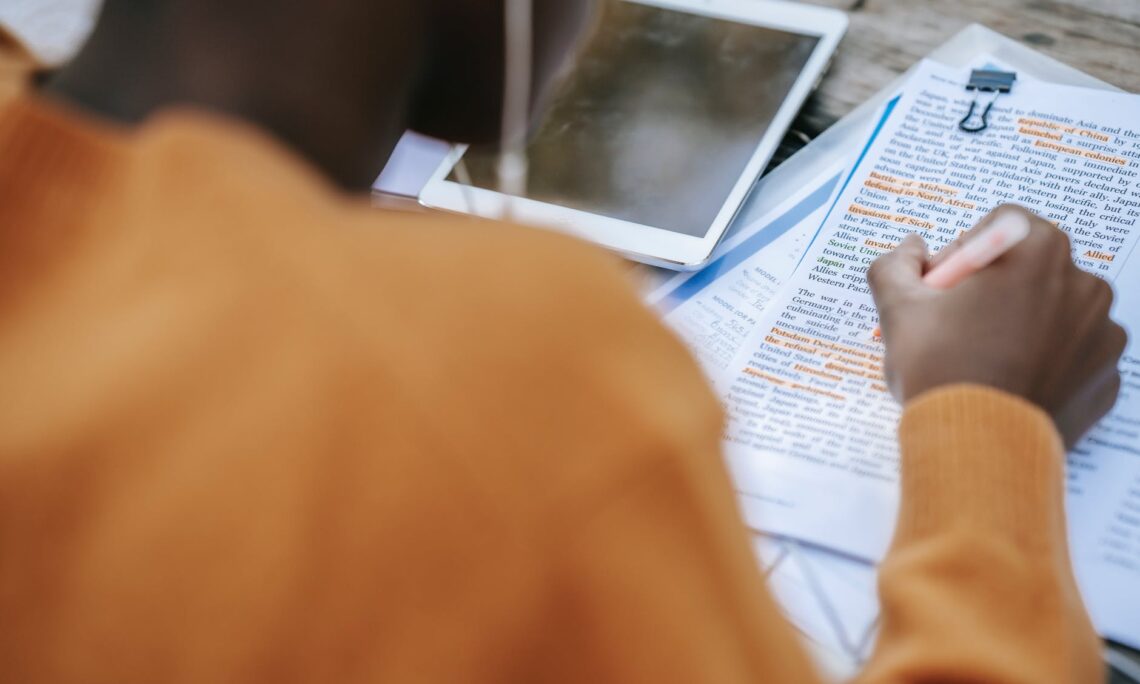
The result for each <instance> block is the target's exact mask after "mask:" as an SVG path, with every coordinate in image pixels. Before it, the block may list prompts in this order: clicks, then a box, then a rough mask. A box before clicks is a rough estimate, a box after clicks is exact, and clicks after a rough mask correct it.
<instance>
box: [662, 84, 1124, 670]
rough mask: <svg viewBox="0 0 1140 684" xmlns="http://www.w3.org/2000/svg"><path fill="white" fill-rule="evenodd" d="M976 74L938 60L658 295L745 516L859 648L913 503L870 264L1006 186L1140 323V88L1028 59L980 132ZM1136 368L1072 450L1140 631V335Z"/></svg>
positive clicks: (819, 615) (823, 631)
mask: <svg viewBox="0 0 1140 684" xmlns="http://www.w3.org/2000/svg"><path fill="white" fill-rule="evenodd" d="M968 77H969V70H965V69H958V68H950V67H946V66H942V65H940V64H937V63H934V62H926V63H924V64H922V65H921V66H920V67H919V68H918V69H917V70H916V71H915V73H914V75H913V76H912V78H911V79H910V80H909V82H908V83H907V84H906V85H905V87H904V88H903V89H902V91H901V93H900V94H899V95H898V96H897V97H896V98H894V99H892V100H891V101H890V102H889V103H888V104H887V105H886V107H885V108H884V110H883V112H882V113H881V116H880V117H879V119H878V120H877V121H876V122H875V125H874V126H873V128H872V130H870V131H869V132H868V135H867V138H866V142H865V145H864V146H863V147H862V148H861V149H859V150H856V151H854V154H853V155H852V158H851V159H850V160H849V161H848V162H847V163H846V164H845V166H846V167H847V169H846V170H845V171H842V170H841V169H839V168H831V169H828V170H827V171H826V172H824V173H821V174H820V176H819V177H818V179H817V180H816V182H815V183H812V184H811V185H810V186H809V187H806V188H804V189H803V190H802V192H801V193H800V194H799V195H798V196H795V197H792V198H790V199H789V200H788V201H787V202H785V203H784V204H783V205H782V206H780V207H778V208H777V209H776V210H775V211H773V212H771V213H770V214H769V215H768V216H766V217H764V218H762V219H761V220H759V221H757V222H756V223H755V224H754V225H752V226H750V227H749V228H748V229H746V230H744V231H742V232H741V234H739V235H737V236H736V237H735V238H734V239H733V240H732V241H731V242H730V243H727V244H726V245H724V246H723V247H722V249H721V250H720V251H718V254H717V256H716V257H715V258H714V261H713V262H712V264H711V265H710V268H709V269H707V270H705V271H702V272H700V273H698V274H695V275H679V276H677V277H675V278H672V279H670V280H669V281H667V282H666V283H664V284H663V285H661V286H660V287H658V288H657V289H656V290H655V291H654V292H653V293H651V295H650V298H649V299H650V301H651V303H652V304H653V305H654V306H655V307H657V309H658V310H659V311H660V312H661V314H662V316H663V318H664V320H665V321H666V322H667V323H668V324H669V325H670V326H672V327H673V328H674V329H675V330H677V331H678V333H679V334H680V335H681V336H682V337H683V338H685V339H686V340H687V341H688V342H689V344H690V345H691V346H692V348H693V349H694V352H695V353H696V355H697V357H698V358H699V359H700V361H701V363H702V365H703V366H704V368H705V370H706V372H707V373H708V375H709V377H710V380H711V381H712V382H713V384H714V386H715V387H716V388H717V390H718V391H719V392H720V393H721V394H722V396H723V398H724V401H725V404H726V406H727V409H728V411H729V415H730V424H729V427H728V429H727V432H726V439H725V444H726V455H727V458H728V461H729V466H730V469H731V471H732V473H733V477H734V480H735V482H736V484H737V487H738V490H739V492H740V495H741V503H742V507H743V510H744V512H745V516H746V518H747V520H748V522H749V524H750V525H751V526H752V527H753V528H754V529H756V530H758V531H760V532H764V533H766V534H770V535H774V536H775V537H776V538H777V539H779V540H784V541H783V542H782V545H779V544H780V543H777V546H776V547H772V546H770V545H769V544H768V543H767V542H765V545H763V546H762V547H761V549H762V552H761V553H760V558H761V562H762V564H764V566H765V567H773V568H775V569H774V570H772V575H771V578H772V584H773V588H774V590H775V591H776V593H777V594H778V595H780V597H781V599H782V600H783V601H784V604H785V606H786V607H788V610H789V613H790V614H796V615H790V617H792V619H793V622H794V623H796V624H797V626H800V627H801V629H802V630H803V631H804V632H805V634H807V635H808V636H809V637H811V638H812V639H813V640H814V641H815V642H817V643H819V644H821V645H823V646H825V647H827V648H829V649H831V650H837V651H838V652H842V653H846V654H849V655H850V656H851V659H852V661H853V662H857V661H858V660H859V659H862V658H865V657H866V650H867V648H868V646H869V640H868V636H867V635H868V634H871V633H873V628H872V626H873V623H874V620H873V619H872V620H871V621H870V622H871V625H872V626H868V625H867V624H865V623H866V616H867V614H868V613H867V605H866V602H865V601H864V600H869V601H873V596H874V589H873V563H875V562H877V561H878V560H880V559H881V558H882V556H883V554H884V552H885V550H886V548H887V545H888V543H889V540H890V536H891V532H892V528H893V525H894V520H895V514H896V510H897V506H898V481H897V473H898V453H897V445H896V439H895V429H896V426H897V422H898V418H899V415H900V409H899V407H898V406H897V404H896V403H895V402H894V400H893V399H892V398H891V396H890V394H889V393H888V392H887V391H886V388H885V387H884V383H883V382H882V379H881V365H882V351H883V350H882V347H881V344H880V343H879V342H877V341H876V340H875V338H874V336H873V334H872V332H873V330H874V328H875V326H876V324H877V322H878V321H877V314H876V311H875V307H874V303H873V301H872V299H871V297H870V294H869V292H868V290H867V286H866V280H865V272H866V269H867V266H868V265H869V263H870V262H871V261H873V260H874V258H875V257H877V256H878V255H880V254H882V253H884V252H885V251H887V250H889V249H891V248H892V246H893V245H895V244H897V243H898V242H899V241H900V240H901V239H902V237H903V236H905V235H906V234H907V233H910V232H919V233H920V234H922V235H923V237H924V238H925V239H926V240H927V242H928V243H929V244H931V246H932V247H933V248H935V249H937V248H938V247H940V246H943V245H945V244H948V243H949V242H951V241H952V240H953V239H955V238H956V237H957V236H958V235H959V234H960V233H961V232H962V230H964V229H968V228H970V227H972V226H973V225H974V224H975V223H976V221H977V220H978V219H980V218H981V217H982V216H984V215H985V214H986V213H987V212H988V211H989V210H990V209H992V208H994V207H996V206H997V205H999V204H1001V203H1004V202H1013V203H1018V204H1021V205H1024V206H1027V207H1029V208H1031V209H1033V210H1035V211H1037V212H1038V213H1040V214H1041V215H1043V216H1045V217H1047V218H1049V219H1051V220H1053V221H1055V222H1057V223H1058V224H1059V225H1060V226H1061V227H1062V228H1063V229H1065V230H1066V231H1067V232H1068V233H1069V234H1070V236H1071V238H1072V244H1073V247H1074V252H1073V256H1074V258H1075V259H1076V261H1077V263H1078V264H1079V265H1080V266H1082V267H1083V268H1085V269H1087V270H1089V271H1092V272H1094V273H1096V274H1098V275H1100V276H1101V277H1104V278H1105V279H1107V280H1109V281H1110V282H1112V283H1114V285H1115V286H1116V290H1117V293H1118V304H1117V309H1116V311H1115V316H1116V318H1117V319H1118V320H1120V321H1121V322H1122V323H1124V324H1125V326H1126V327H1128V328H1130V329H1131V330H1134V331H1135V330H1140V328H1138V327H1137V326H1138V325H1140V263H1132V262H1134V261H1136V260H1137V258H1136V257H1134V248H1135V246H1136V242H1137V239H1138V238H1140V226H1137V225H1136V223H1137V221H1138V220H1140V126H1137V125H1136V124H1135V122H1137V121H1140V98H1138V97H1135V96H1131V95H1125V94H1120V93H1113V92H1107V91H1097V90H1086V89H1078V88H1072V87H1067V86H1056V85H1048V84H1044V83H1041V82H1036V81H1032V80H1029V79H1024V78H1023V79H1022V80H1021V81H1020V82H1019V83H1018V85H1017V86H1016V87H1015V89H1014V91H1013V93H1011V94H1010V95H1005V96H1002V98H1000V99H999V100H998V102H997V104H996V105H995V107H994V110H993V113H992V115H991V121H990V124H991V125H990V129H989V130H987V131H985V132H983V133H980V134H973V135H971V134H966V133H961V132H960V131H958V128H957V124H958V121H959V120H961V118H962V117H963V116H964V114H965V112H966V110H967V109H968V107H969V105H970V101H971V100H972V99H973V94H972V93H968V92H967V91H966V89H965V83H966V80H967V79H968ZM1135 337H1136V336H1135V335H1133V339H1135ZM1122 370H1123V374H1124V377H1125V386H1124V391H1123V393H1122V396H1121V400H1120V403H1119V404H1118V406H1117V408H1116V410H1115V411H1114V412H1113V413H1112V415H1111V416H1110V417H1109V418H1108V419H1106V420H1105V421H1104V423H1103V424H1102V425H1100V426H1099V427H1098V428H1097V429H1096V430H1095V431H1094V432H1093V433H1092V434H1091V435H1090V436H1089V437H1088V438H1087V439H1085V441H1084V442H1083V443H1082V444H1080V445H1079V446H1078V447H1077V449H1076V450H1074V452H1073V453H1072V454H1071V456H1070V463H1069V470H1070V476H1069V492H1068V509H1069V521H1070V534H1071V549H1072V552H1073V557H1074V563H1075V566H1076V570H1077V575H1078V580H1079V582H1080V585H1081V588H1082V591H1083V593H1084V596H1085V600H1086V602H1087V604H1088V606H1089V609H1090V612H1091V614H1092V617H1093V620H1094V622H1095V624H1096V625H1097V627H1098V629H1099V630H1100V632H1101V634H1103V635H1104V636H1105V637H1106V638H1109V639H1113V640H1116V641H1119V642H1121V643H1125V644H1129V645H1132V646H1134V647H1136V646H1140V592H1137V591H1136V590H1135V587H1136V586H1140V439H1137V436H1138V433H1140V349H1138V348H1136V347H1135V346H1133V347H1132V348H1130V349H1129V350H1128V352H1127V354H1126V356H1125V359H1124V362H1123V368H1122ZM772 548H776V549H777V550H776V551H772V550H771V549H772ZM764 549H768V550H764ZM825 550H831V551H835V552H838V553H839V554H842V555H836V554H834V553H828V552H827V551H825ZM789 558H793V559H796V560H795V562H794V563H792V564H790V565H789V562H788V561H789ZM851 558H855V559H861V560H862V561H864V563H863V564H859V563H858V562H854V561H852V560H850V559H851ZM776 561H778V563H776V564H775V565H773V563H774V562H776ZM785 566H786V567H787V568H789V569H786V570H780V569H781V568H785ZM835 577H844V578H846V580H844V581H847V582H848V584H847V591H845V592H838V593H837V592H836V591H828V590H827V589H828V587H827V586H825V580H824V579H821V578H835ZM813 603H815V604H821V607H820V608H819V610H818V611H816V614H814V615H812V608H811V606H812V604H813ZM872 614H873V611H872Z"/></svg>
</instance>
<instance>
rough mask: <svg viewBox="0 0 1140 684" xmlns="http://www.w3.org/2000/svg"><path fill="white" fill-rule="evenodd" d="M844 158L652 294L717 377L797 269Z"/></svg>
mask: <svg viewBox="0 0 1140 684" xmlns="http://www.w3.org/2000/svg"><path fill="white" fill-rule="evenodd" d="M843 166H844V164H843V162H842V161H837V162H836V163H835V164H834V165H833V166H832V168H830V169H828V170H827V172H825V173H823V174H821V175H820V177H819V178H818V179H816V182H815V183H813V184H811V185H809V186H808V187H805V188H803V189H802V190H801V191H800V192H799V193H797V194H796V195H795V196H793V197H790V198H788V200H787V201H785V202H784V203H782V204H781V205H780V206H778V207H777V208H776V209H774V210H773V211H772V212H771V213H769V214H768V215H767V216H764V217H763V218H761V219H759V220H758V221H756V222H754V223H752V224H750V225H748V226H745V227H744V228H743V229H741V230H740V231H739V233H738V234H736V235H734V236H733V237H732V238H731V239H730V240H729V241H727V242H726V243H725V244H724V245H722V246H721V247H720V248H718V250H717V251H716V253H715V254H714V255H713V257H712V258H711V259H710V260H709V265H708V266H706V267H705V268H704V269H702V270H701V271H699V272H697V273H680V274H677V275H675V276H674V277H672V278H669V279H668V280H666V281H665V282H664V283H663V284H662V285H660V286H659V287H657V288H656V289H655V290H654V291H653V292H651V293H650V294H649V296H648V297H647V301H649V302H650V303H651V304H652V305H653V306H654V307H655V308H656V309H657V311H658V312H659V313H660V314H661V316H662V319H663V320H664V321H665V322H666V323H667V324H668V325H669V326H670V327H672V328H673V329H674V330H675V331H676V332H677V333H678V334H679V335H680V336H681V337H682V338H683V339H684V340H685V341H686V342H687V343H688V345H689V347H690V349H692V350H693V352H694V354H696V356H697V359H698V360H699V361H700V363H701V365H702V367H703V368H704V369H705V372H706V373H707V374H708V376H709V378H710V380H712V381H713V382H714V384H715V382H716V380H717V379H719V378H722V377H723V376H724V370H725V369H727V368H728V366H729V364H730V363H731V362H732V360H733V359H734V358H735V357H736V355H737V353H738V352H739V350H740V347H741V345H742V344H743V343H744V341H745V339H747V338H748V336H749V335H750V334H751V333H752V330H753V329H754V328H755V327H756V325H757V323H758V322H759V320H760V318H761V317H762V316H763V315H764V310H765V308H766V307H767V305H768V303H769V302H770V301H771V300H772V298H773V297H775V296H776V295H777V294H778V293H779V291H780V289H781V288H782V287H783V285H784V282H785V281H786V280H787V278H788V277H789V276H790V275H791V274H792V271H793V270H794V269H795V266H796V264H797V263H798V262H799V260H800V259H801V258H802V256H803V253H804V250H805V249H807V246H808V243H809V242H810V241H811V237H812V236H813V235H814V234H815V232H816V230H817V229H818V228H819V224H820V222H822V221H823V217H824V214H825V213H826V211H827V208H828V206H830V202H831V200H832V198H833V193H834V191H835V190H836V189H837V187H838V184H839V179H840V177H841V173H842V170H843Z"/></svg>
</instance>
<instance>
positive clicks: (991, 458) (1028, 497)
mask: <svg viewBox="0 0 1140 684" xmlns="http://www.w3.org/2000/svg"><path fill="white" fill-rule="evenodd" d="M899 447H900V450H901V454H902V503H901V507H900V512H899V523H898V528H897V531H896V535H895V541H896V544H897V543H898V542H900V541H906V540H908V539H913V538H915V537H923V536H927V535H929V534H931V533H932V532H938V531H942V530H946V529H948V528H954V529H964V530H972V531H974V532H976V533H983V534H984V533H990V534H995V535H1000V536H1001V537H1002V538H1003V539H1008V540H1009V542H1010V543H1014V544H1017V545H1027V546H1030V547H1035V548H1044V547H1048V546H1054V545H1056V543H1057V542H1058V539H1060V540H1061V542H1062V543H1064V542H1063V540H1064V532H1065V520H1064V471H1065V466H1064V459H1065V449H1064V446H1063V445H1062V442H1061V438H1060V436H1059V435H1058V433H1057V429H1056V427H1055V425H1054V424H1053V421H1052V419H1051V418H1050V417H1049V416H1048V415H1047V414H1046V413H1045V412H1044V411H1043V410H1041V409H1040V408H1039V407H1037V406H1036V405H1034V404H1031V403H1029V402H1028V401H1025V400H1023V399H1020V398H1018V397H1015V396H1013V395H1011V394H1007V393H1005V392H1001V391H998V390H995V389H991V388H988V387H984V386H981V385H952V386H948V387H943V388H939V389H937V390H933V391H930V392H927V393H925V394H923V395H921V396H919V397H918V398H916V399H914V400H912V401H911V402H910V403H909V404H908V405H907V406H906V409H905V411H904V412H903V419H902V423H901V424H900V426H899Z"/></svg>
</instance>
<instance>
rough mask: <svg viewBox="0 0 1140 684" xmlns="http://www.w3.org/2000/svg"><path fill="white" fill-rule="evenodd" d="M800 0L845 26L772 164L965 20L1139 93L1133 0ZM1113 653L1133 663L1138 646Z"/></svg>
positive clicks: (1138, 28) (1139, 20) (1138, 30)
mask: <svg viewBox="0 0 1140 684" xmlns="http://www.w3.org/2000/svg"><path fill="white" fill-rule="evenodd" d="M804 1H805V2H808V3H810V4H815V5H826V6H828V7H835V8H837V9H841V10H844V11H846V12H847V14H848V16H849V17H850V19H851V25H850V28H849V29H848V31H847V35H846V37H845V38H844V39H843V43H842V44H841V45H840V47H839V52H838V54H837V56H836V59H835V62H834V65H833V66H832V70H831V72H830V73H829V74H828V75H827V77H826V78H825V79H824V80H823V82H822V83H821V84H820V87H819V90H818V91H817V92H816V93H815V94H814V95H813V96H812V97H811V99H810V100H809V101H808V103H807V104H806V105H805V106H804V109H803V111H802V112H801V113H800V115H799V117H798V118H797V119H796V122H795V124H794V125H793V127H792V132H791V133H790V134H789V135H788V136H786V137H785V139H784V141H783V143H782V144H781V146H780V149H779V151H778V152H777V154H776V156H775V158H774V159H773V162H772V164H773V166H774V165H777V164H779V163H781V162H782V161H784V160H785V159H787V158H788V157H789V156H791V155H792V154H794V153H795V152H796V151H797V150H799V149H800V148H801V147H803V146H804V145H805V144H806V143H807V142H809V141H810V140H811V139H812V138H814V137H815V136H817V135H819V134H820V133H822V132H823V131H824V130H826V129H827V128H828V127H829V126H831V125H832V124H833V123H835V122H836V121H838V120H839V119H840V118H842V117H843V116H844V115H846V114H848V113H849V112H850V111H851V110H853V109H855V107H857V106H858V105H859V104H861V103H863V102H864V101H866V100H867V99H868V98H870V97H871V96H872V95H874V94H875V93H876V92H878V91H879V90H880V89H881V88H883V87H885V86H886V85H887V84H888V83H890V82H891V81H892V80H894V79H895V78H896V77H898V76H899V75H900V74H902V73H903V72H904V71H906V70H907V69H909V68H910V67H911V66H912V65H913V64H914V63H915V62H917V61H918V60H920V59H922V57H923V56H925V55H926V54H927V53H929V52H930V51H931V50H933V49H934V48H936V47H938V46H939V45H941V44H942V43H944V42H946V41H947V40H949V39H950V38H951V37H953V36H954V34H956V33H958V32H959V31H961V30H962V29H964V28H965V27H966V26H968V25H969V24H972V23H979V24H984V25H985V26H988V27H989V28H991V29H993V30H995V31H997V32H999V33H1003V34H1005V35H1007V36H1009V37H1010V38H1013V39H1015V40H1018V41H1021V42H1022V43H1025V44H1026V45H1028V46H1029V47H1031V48H1033V49H1035V50H1037V51H1039V52H1042V53H1044V54H1046V55H1049V56H1050V57H1053V58H1054V59H1057V60H1059V61H1062V62H1065V63H1067V64H1069V65H1071V66H1073V67H1076V68H1077V69H1080V70H1081V71H1084V72H1086V73H1089V74H1091V75H1093V76H1096V77H1097V78H1099V79H1101V80H1103V81H1107V82H1108V83H1112V84H1113V85H1116V86H1118V87H1120V88H1123V89H1125V90H1127V91H1130V92H1140V0H804ZM1136 591H1140V587H1136ZM1120 652H1122V653H1126V654H1127V655H1128V656H1130V657H1131V658H1132V659H1133V660H1135V661H1136V663H1137V664H1138V665H1140V652H1135V651H1127V650H1124V649H1121V650H1120ZM1125 681H1127V680H1124V679H1115V678H1114V679H1113V680H1112V682H1114V683H1115V682H1125Z"/></svg>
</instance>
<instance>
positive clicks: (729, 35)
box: [450, 2, 819, 237]
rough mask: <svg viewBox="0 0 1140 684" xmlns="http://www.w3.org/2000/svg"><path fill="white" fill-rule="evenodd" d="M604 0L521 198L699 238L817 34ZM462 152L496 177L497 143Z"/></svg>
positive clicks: (547, 122)
mask: <svg viewBox="0 0 1140 684" xmlns="http://www.w3.org/2000/svg"><path fill="white" fill-rule="evenodd" d="M604 4H605V7H606V11H605V12H606V13H605V16H604V17H603V20H602V21H601V23H600V25H599V28H598V30H597V32H596V33H595V35H594V36H593V37H592V38H591V39H590V41H589V42H588V44H587V45H586V47H585V50H584V52H583V53H582V55H581V58H580V60H579V62H578V65H577V67H576V68H575V70H574V72H573V73H572V74H571V75H570V76H569V77H568V78H567V79H566V80H565V81H564V82H563V83H561V84H560V86H559V87H558V88H557V89H556V91H555V92H554V93H553V96H552V98H551V100H550V104H549V107H548V109H547V110H546V112H545V114H544V117H543V120H542V121H541V122H539V125H538V127H537V128H536V129H535V135H534V137H533V138H532V141H531V143H530V144H529V146H528V153H527V154H528V157H529V162H530V174H529V177H528V181H527V185H528V188H527V197H528V198H530V199H533V200H537V201H540V202H545V203H549V204H555V205H560V206H563V207H568V208H571V209H579V210H582V211H586V212H589V213H592V214H599V215H602V216H607V217H610V218H616V219H621V220H625V221H631V222H634V223H638V224H642V225H647V226H653V227H656V228H661V229H664V230H668V231H672V232H676V233H682V234H685V235H692V236H696V237H703V236H704V235H705V234H706V233H707V232H708V230H709V229H710V227H711V226H712V224H713V222H714V221H715V219H716V217H717V214H718V213H720V210H721V209H722V208H723V206H724V203H725V201H726V200H727V199H728V196H729V194H730V193H731V192H732V189H733V188H734V187H735V186H736V184H737V182H738V181H739V180H740V176H741V174H742V173H743V172H744V169H745V167H746V166H747V165H748V162H749V161H750V160H751V158H752V156H753V155H754V154H755V153H756V149H757V147H758V146H759V145H760V142H761V140H762V139H763V137H764V133H765V132H766V131H767V129H768V127H769V126H770V125H771V123H772V120H773V119H774V118H775V116H776V113H777V111H778V110H779V109H780V106H781V104H782V103H783V101H784V99H785V98H786V97H787V95H788V94H789V92H790V91H791V89H792V87H793V86H794V84H795V82H796V80H797V77H798V76H799V74H800V72H801V71H802V70H803V68H804V66H805V65H806V64H807V62H808V60H809V58H810V57H811V55H812V52H813V51H814V50H815V47H816V44H817V43H818V42H819V38H818V37H817V36H806V35H800V34H795V33H788V32H785V31H781V30H777V29H772V28H766V27H760V26H752V25H748V24H741V23H735V22H732V21H727V20H722V19H715V18H711V17H706V16H700V15H695V14H689V13H686V12H680V11H675V10H669V9H663V8H659V7H651V6H648V5H641V4H637V3H633V2H608V3H604ZM465 161H466V166H467V170H468V172H469V174H470V177H471V182H472V183H473V184H474V185H476V186H478V187H480V188H485V189H488V190H495V189H496V188H497V185H498V180H497V176H496V172H495V168H496V161H497V157H496V153H495V151H494V150H493V149H486V148H482V149H481V148H472V149H470V150H468V152H467V154H466V155H465ZM450 180H453V181H455V180H456V179H455V177H454V174H452V177H451V178H450Z"/></svg>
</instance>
